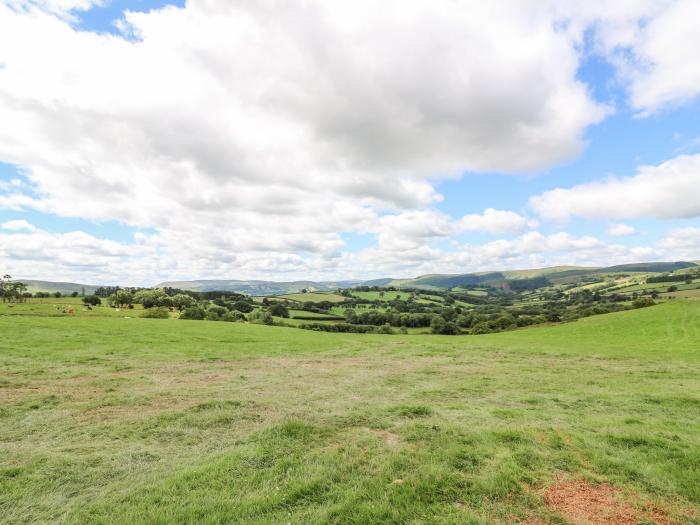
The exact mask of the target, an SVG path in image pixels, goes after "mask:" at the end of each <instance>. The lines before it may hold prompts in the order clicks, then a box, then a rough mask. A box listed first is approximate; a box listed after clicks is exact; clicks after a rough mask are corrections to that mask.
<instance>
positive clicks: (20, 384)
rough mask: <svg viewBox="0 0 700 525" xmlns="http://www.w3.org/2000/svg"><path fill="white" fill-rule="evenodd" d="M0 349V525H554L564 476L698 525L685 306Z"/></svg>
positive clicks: (212, 331)
mask: <svg viewBox="0 0 700 525" xmlns="http://www.w3.org/2000/svg"><path fill="white" fill-rule="evenodd" d="M0 334H2V339H1V341H2V343H1V350H0V396H1V397H0V522H2V523H12V524H19V523H23V524H24V523H56V522H60V523H110V524H117V523H124V524H127V523H129V524H131V523H163V524H165V523H211V524H214V523H217V524H218V523H253V524H263V523H265V524H267V523H348V524H367V523H396V524H399V523H401V524H403V523H441V524H448V523H449V524H457V523H460V524H462V523H514V522H517V521H516V520H521V521H525V520H528V519H529V520H535V519H536V518H537V519H540V520H541V521H540V522H544V523H562V517H561V516H558V515H557V514H556V512H555V511H553V510H552V509H550V508H548V507H547V506H546V505H545V502H544V500H543V498H542V497H541V496H540V492H541V489H542V488H543V487H546V486H547V485H549V484H551V483H552V482H553V481H554V480H555V479H557V478H558V477H561V476H569V477H578V476H583V477H586V478H588V479H591V480H594V481H608V482H610V483H612V484H614V485H616V486H619V487H621V488H622V489H623V490H624V491H625V494H628V495H630V497H633V496H634V497H635V498H638V499H639V501H644V502H646V501H651V502H653V503H654V505H655V506H657V507H658V508H660V509H662V510H663V511H664V512H665V513H666V514H667V515H668V516H669V518H670V519H672V520H674V521H675V522H677V523H687V524H691V523H698V519H697V516H698V514H697V513H698V511H700V467H699V465H700V374H698V372H699V365H700V345H699V344H698V341H700V302H693V301H682V302H681V301H677V302H671V303H668V304H664V305H662V306H657V307H653V308H648V309H643V310H637V311H631V312H622V313H618V314H611V315H605V316H596V317H591V318H586V319H583V320H580V321H578V322H576V323H570V324H566V325H558V326H552V327H544V328H535V329H529V330H520V331H517V332H506V333H501V334H493V335H489V336H478V337H477V336H469V337H444V336H373V335H355V334H331V333H316V332H309V331H304V330H296V329H287V328H279V327H266V326H257V325H244V324H238V323H234V324H230V323H212V322H206V321H179V320H150V319H124V318H107V317H102V318H99V317H94V318H91V317H75V318H60V317H59V318H54V317H39V316H0ZM635 501H636V500H635ZM693 513H695V514H693ZM533 523H534V521H533Z"/></svg>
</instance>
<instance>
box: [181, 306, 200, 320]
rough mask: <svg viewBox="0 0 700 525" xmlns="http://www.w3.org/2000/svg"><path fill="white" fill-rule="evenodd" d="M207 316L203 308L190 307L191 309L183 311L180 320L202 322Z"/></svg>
mask: <svg viewBox="0 0 700 525" xmlns="http://www.w3.org/2000/svg"><path fill="white" fill-rule="evenodd" d="M206 315H207V313H206V312H205V311H204V308H202V307H201V306H190V307H189V308H185V309H184V310H183V311H182V313H181V314H180V319H187V320H190V321H201V320H202V319H204V317H205V316H206Z"/></svg>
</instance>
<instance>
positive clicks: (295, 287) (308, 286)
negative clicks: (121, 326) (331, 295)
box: [155, 279, 362, 295]
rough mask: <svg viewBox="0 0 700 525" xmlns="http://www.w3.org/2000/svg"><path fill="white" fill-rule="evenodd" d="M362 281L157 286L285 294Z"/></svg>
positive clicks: (170, 283) (174, 283)
mask: <svg viewBox="0 0 700 525" xmlns="http://www.w3.org/2000/svg"><path fill="white" fill-rule="evenodd" d="M361 283H362V281H322V282H315V281H291V282H275V281H256V280H253V281H236V280H209V279H206V280H198V281H168V282H163V283H160V284H158V285H156V286H155V287H156V288H166V287H169V288H179V289H181V290H190V291H193V292H239V293H244V294H248V295H284V294H290V293H298V292H301V291H302V290H308V291H310V292H325V291H331V290H337V289H338V288H352V287H353V286H357V285H359V284H361Z"/></svg>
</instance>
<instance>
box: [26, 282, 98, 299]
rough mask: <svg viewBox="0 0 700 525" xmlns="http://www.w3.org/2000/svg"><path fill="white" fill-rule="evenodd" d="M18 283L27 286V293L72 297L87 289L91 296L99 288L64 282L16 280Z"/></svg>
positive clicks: (86, 291)
mask: <svg viewBox="0 0 700 525" xmlns="http://www.w3.org/2000/svg"><path fill="white" fill-rule="evenodd" d="M15 280H16V281H19V282H22V283H24V284H26V285H27V291H28V292H31V293H36V292H48V293H54V292H61V294H63V295H70V294H72V293H73V292H78V293H82V291H83V289H85V293H86V294H88V295H90V294H93V293H95V290H97V288H98V287H99V286H97V285H93V284H80V283H64V282H53V281H37V280H34V279H15Z"/></svg>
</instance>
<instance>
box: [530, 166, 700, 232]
mask: <svg viewBox="0 0 700 525" xmlns="http://www.w3.org/2000/svg"><path fill="white" fill-rule="evenodd" d="M699 188H700V155H683V156H680V157H676V158H675V159H672V160H669V161H667V162H664V163H663V164H659V165H658V166H642V167H641V168H639V173H638V174H637V175H635V176H633V177H624V178H610V179H608V180H602V181H597V182H591V183H588V184H582V185H579V186H574V187H573V188H568V189H562V188H558V189H555V190H551V191H547V192H545V193H543V194H541V195H537V196H535V197H533V198H532V199H531V200H530V205H531V206H532V208H534V210H535V211H536V212H537V213H539V214H540V215H541V216H542V217H545V218H548V219H565V218H568V217H573V216H578V217H587V218H592V219H635V218H659V219H671V218H677V219H683V218H692V217H698V216H700V190H699Z"/></svg>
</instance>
